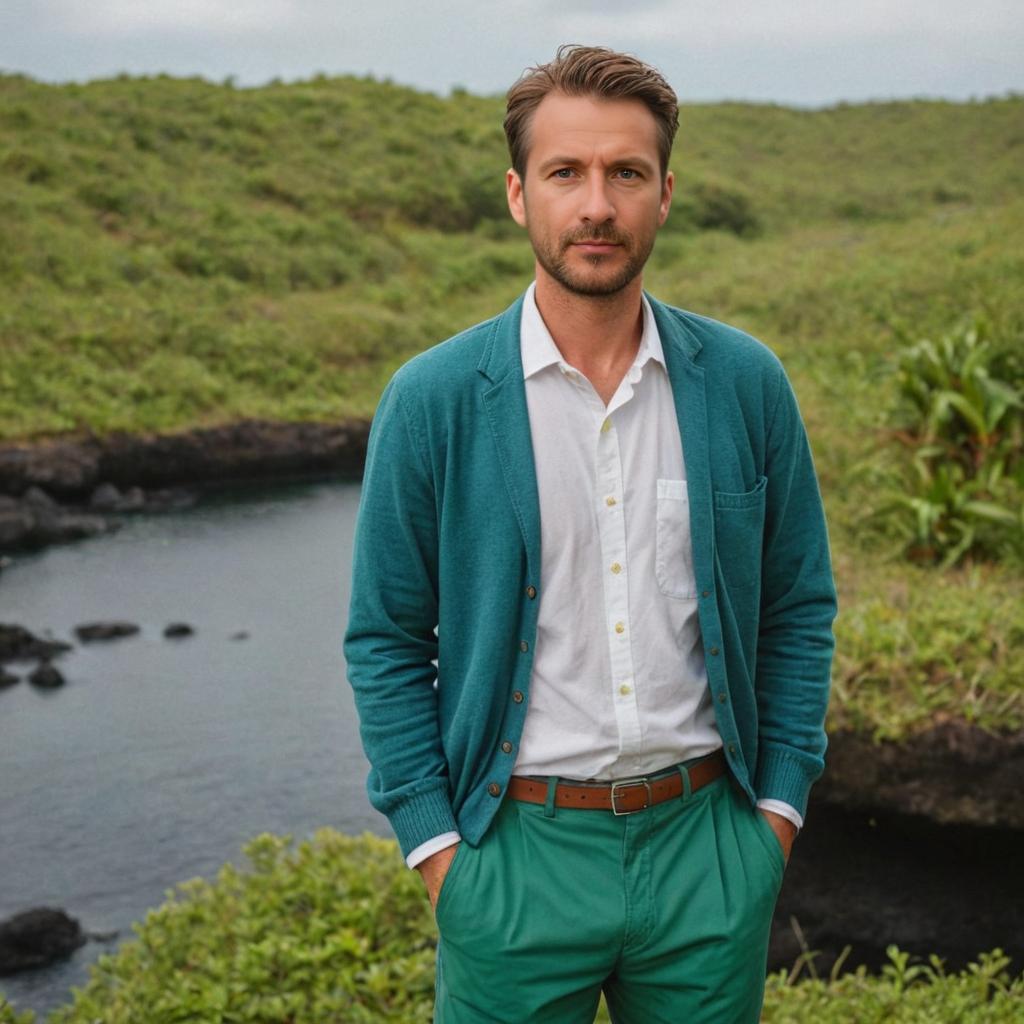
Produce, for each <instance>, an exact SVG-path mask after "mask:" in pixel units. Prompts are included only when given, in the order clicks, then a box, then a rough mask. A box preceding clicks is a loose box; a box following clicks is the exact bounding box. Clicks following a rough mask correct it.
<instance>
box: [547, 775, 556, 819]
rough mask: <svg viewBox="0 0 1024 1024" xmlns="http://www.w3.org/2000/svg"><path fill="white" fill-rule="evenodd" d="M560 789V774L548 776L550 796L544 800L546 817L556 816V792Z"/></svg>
mask: <svg viewBox="0 0 1024 1024" xmlns="http://www.w3.org/2000/svg"><path fill="white" fill-rule="evenodd" d="M557 791H558V776H557V775H549V776H548V796H547V799H546V800H545V801H544V817H545V818H553V817H554V816H555V794H556V792H557Z"/></svg>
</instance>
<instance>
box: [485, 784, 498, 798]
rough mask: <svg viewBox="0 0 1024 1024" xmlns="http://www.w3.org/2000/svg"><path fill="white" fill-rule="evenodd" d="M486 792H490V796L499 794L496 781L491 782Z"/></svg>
mask: <svg viewBox="0 0 1024 1024" xmlns="http://www.w3.org/2000/svg"><path fill="white" fill-rule="evenodd" d="M487 792H488V793H490V794H491V796H501V786H499V785H498V784H497V783H496V782H492V783H491V784H490V785H489V786H488V787H487Z"/></svg>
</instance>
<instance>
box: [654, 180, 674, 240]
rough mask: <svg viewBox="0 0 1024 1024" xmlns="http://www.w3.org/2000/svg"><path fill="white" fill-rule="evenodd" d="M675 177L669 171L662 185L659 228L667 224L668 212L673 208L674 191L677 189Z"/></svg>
mask: <svg viewBox="0 0 1024 1024" xmlns="http://www.w3.org/2000/svg"><path fill="white" fill-rule="evenodd" d="M675 183H676V179H675V176H674V175H673V174H672V172H671V171H669V172H668V173H667V174H666V175H665V180H664V181H663V182H662V185H661V206H660V208H659V210H658V227H659V228H660V227H661V225H662V224H664V223H665V218H666V217H668V211H669V209H670V207H671V206H672V189H673V188H674V187H675Z"/></svg>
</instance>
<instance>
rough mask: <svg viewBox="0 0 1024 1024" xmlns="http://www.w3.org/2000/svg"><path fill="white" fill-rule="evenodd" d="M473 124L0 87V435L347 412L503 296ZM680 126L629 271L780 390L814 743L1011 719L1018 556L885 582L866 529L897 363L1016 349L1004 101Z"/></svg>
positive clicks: (372, 110)
mask: <svg viewBox="0 0 1024 1024" xmlns="http://www.w3.org/2000/svg"><path fill="white" fill-rule="evenodd" d="M500 116H501V104H500V101H499V100H497V99H494V98H481V97H474V96H471V95H469V94H466V93H462V92H459V93H456V94H453V95H452V96H450V97H448V98H439V97H435V96H430V95H426V94H420V93H417V92H415V91H413V90H410V89H405V88H400V87H397V86H394V85H390V84H385V83H380V82H375V81H372V80H367V79H356V78H339V79H329V78H318V79H314V80H312V81H309V82H304V83H295V84H290V85H280V84H279V85H269V86H265V87H262V88H259V89H245V90H241V89H236V88H234V87H232V86H230V85H227V84H225V85H214V84H211V83H207V82H203V81H200V80H197V79H171V78H166V77H158V78H150V79H133V78H121V79H114V80H110V81H103V82H94V83H89V84H87V85H64V86H52V85H43V84H40V83H36V82H33V81H31V80H29V79H26V78H23V77H20V76H7V77H0V218H2V220H3V223H4V232H5V244H4V245H3V246H2V247H0V288H3V291H4V296H5V301H4V303H2V304H0V352H2V359H0V441H2V440H7V441H14V440H18V441H23V440H33V439H39V438H44V437H48V436H54V435H64V434H75V433H86V432H94V433H99V434H103V433H107V432H109V431H114V430H125V431H130V432H150V431H172V430H180V429H185V428H190V427H195V426H200V425H214V424H220V423H225V422H231V421H233V420H237V419H239V418H243V417H261V418H267V419H277V420H337V419H341V418H346V417H353V416H355V417H368V416H370V415H372V412H373V409H374V406H375V403H376V400H377V396H378V394H379V392H380V390H381V388H382V386H383V384H384V383H385V381H386V380H387V378H388V377H389V375H390V374H391V372H392V371H393V370H394V369H395V368H396V367H397V366H398V365H399V364H400V363H401V362H403V361H404V360H405V359H406V358H408V357H409V356H410V355H412V354H413V353H415V352H417V351H420V350H421V349H423V348H425V347H427V346H428V345H430V344H433V343H434V342H436V341H438V340H440V339H441V338H444V337H446V336H448V335H450V334H452V333H454V332H455V331H457V330H459V329H461V328H462V327H465V326H467V325H468V324H471V323H473V322H476V321H478V320H480V319H483V318H485V317H487V316H490V315H492V314H493V313H495V312H496V311H498V310H499V309H501V308H503V307H504V306H505V305H506V304H507V303H508V302H510V301H511V300H512V299H513V298H514V297H515V296H516V295H517V294H518V293H519V292H520V291H521V290H522V288H523V287H524V286H525V284H526V283H527V282H528V281H529V279H530V275H531V267H532V260H531V256H530V253H529V250H528V247H527V245H526V243H525V241H524V239H523V238H522V237H521V235H520V233H519V231H518V229H516V228H515V227H514V225H512V224H511V222H510V221H509V219H508V217H507V214H506V212H505V210H504V200H503V194H502V186H501V180H502V173H503V170H504V167H505V165H506V161H507V157H506V154H505V152H504V149H503V140H502V137H501V133H500ZM681 121H682V127H681V131H680V136H679V140H678V142H677V147H676V153H675V156H674V159H673V167H674V169H675V171H676V173H677V176H678V178H679V182H678V185H677V197H678V199H677V204H676V209H675V210H674V211H673V214H672V216H671V217H670V220H669V224H668V226H667V228H666V229H665V230H664V231H663V232H662V235H661V237H660V239H659V242H658V246H657V248H656V250H655V253H654V256H653V258H652V261H651V263H650V264H649V268H648V272H647V275H646V281H647V284H648V287H649V288H650V289H651V291H652V292H654V293H655V294H657V295H658V296H659V297H661V298H663V299H665V300H667V301H670V302H673V303H676V304H678V305H682V306H685V307H686V308H689V309H693V310H696V311H699V312H702V313H706V314H709V315H711V316H715V317H718V318H720V319H724V320H728V321H730V322H732V323H735V324H737V325H738V326H740V327H743V328H745V329H747V330H749V331H751V332H752V333H754V334H756V335H758V336H759V337H761V338H763V339H764V340H765V341H766V342H767V343H768V344H770V345H771V346H772V347H773V348H774V349H775V350H776V351H777V352H778V353H779V355H780V356H781V357H782V358H783V359H784V361H785V363H786V366H787V368H788V370H789V372H790V375H791V377H792V379H793V381H794V385H795V387H796V390H797V394H798V396H799V399H800V402H801V406H802V409H803V411H804V415H805V418H806V420H807V423H808V427H809V430H810V433H811V437H812V442H813V445H814V449H815V455H816V459H817V464H818V468H819V473H820V477H821V483H822V489H823V493H824V495H825V500H826V504H827V508H828V514H829V521H830V525H831V531H832V539H833V548H834V554H835V559H836V565H837V570H838V580H839V585H840V591H841V614H840V619H839V622H838V626H837V630H838V638H839V647H838V652H837V662H836V685H835V694H836V698H835V700H834V702H833V707H832V710H831V720H832V724H833V725H835V726H848V727H851V728H854V729H857V730H859V731H867V732H869V733H871V734H873V735H875V736H876V737H878V738H891V739H898V738H900V737H902V736H906V735H908V734H911V733H913V732H915V731H918V730H921V729H925V728H927V727H929V726H930V725H934V724H938V723H941V722H943V721H948V720H949V719H950V718H959V719H967V720H968V721H971V722H974V723H976V724H978V725H980V726H982V727H984V728H987V729H991V730H994V731H1000V730H1003V731H1006V730H1013V729H1017V728H1020V727H1021V725H1024V703H1022V698H1021V697H1020V691H1019V679H1020V678H1021V674H1022V669H1024V664H1022V655H1021V653H1020V652H1021V648H1022V644H1021V643H1020V641H1021V639H1022V633H1024V615H1022V612H1021V611H1020V609H1021V608H1022V607H1024V601H1022V600H1021V599H1022V597H1024V594H1022V589H1024V584H1022V581H1021V574H1020V571H1019V569H1020V566H1019V565H1015V564H1010V563H1007V564H1004V565H1002V566H999V565H996V564H993V565H986V564H981V563H977V564H974V565H968V566H967V567H966V568H965V569H959V570H955V571H950V572H940V571H938V570H935V569H926V568H920V567H908V566H907V565H906V564H904V563H903V562H901V561H899V560H898V553H899V552H898V545H897V544H895V543H894V541H893V540H892V539H891V538H889V537H887V536H886V535H884V534H882V533H880V532H879V531H878V530H877V529H876V528H875V527H874V526H873V524H872V520H871V517H870V515H869V513H870V512H871V510H872V508H873V507H874V506H875V505H876V504H877V500H878V490H879V487H878V474H877V468H878V465H877V464H878V456H879V452H881V451H883V450H885V449H886V448H887V446H889V445H891V444H892V429H893V425H894V423H895V420H894V415H895V413H894V410H895V408H896V405H897V402H898V389H897V368H898V367H897V364H898V352H899V350H900V349H901V348H902V347H903V346H904V345H905V344H906V343H907V342H908V341H911V340H914V339H916V338H920V337H925V336H931V337H935V336H939V335H942V334H944V333H945V332H947V331H948V330H949V329H950V328H951V327H952V326H953V325H954V324H955V323H957V322H959V321H960V320H962V319H963V318H964V317H965V316H972V315H977V316H982V317H984V318H985V319H986V320H987V321H988V322H989V323H990V324H991V326H992V330H993V332H994V333H997V334H1000V335H1001V336H1005V337H1020V336H1021V335H1022V332H1024V250H1022V249H1021V247H1020V246H1019V244H1017V240H1018V239H1019V238H1020V237H1021V236H1022V235H1024V187H1022V186H1024V160H1022V156H1024V98H1021V97H1017V96H1007V97H1004V98H1001V99H991V100H987V101H984V102H976V103H967V104H953V103H943V102H923V101H922V102H901V103H885V104H867V105H861V106H839V107H836V108H832V109H828V110H822V111H797V110H790V109H786V108H782V107H774V106H753V105H738V104H719V105H713V106H687V107H684V108H683V110H682V117H681ZM716 224H717V225H718V228H717V229H711V230H707V228H708V227H709V226H711V227H712V228H714V225H716Z"/></svg>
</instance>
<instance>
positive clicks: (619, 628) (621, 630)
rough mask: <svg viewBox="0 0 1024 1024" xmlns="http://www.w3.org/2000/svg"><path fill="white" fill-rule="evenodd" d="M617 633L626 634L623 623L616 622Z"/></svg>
mask: <svg viewBox="0 0 1024 1024" xmlns="http://www.w3.org/2000/svg"><path fill="white" fill-rule="evenodd" d="M615 632H616V633H625V632H626V627H625V625H624V624H623V623H621V622H616V623H615Z"/></svg>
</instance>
